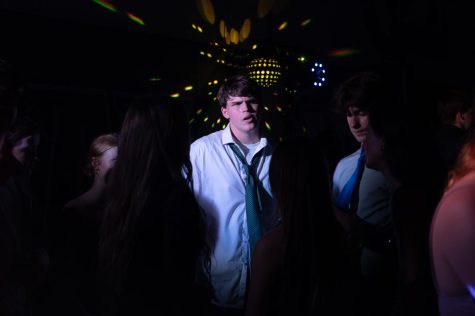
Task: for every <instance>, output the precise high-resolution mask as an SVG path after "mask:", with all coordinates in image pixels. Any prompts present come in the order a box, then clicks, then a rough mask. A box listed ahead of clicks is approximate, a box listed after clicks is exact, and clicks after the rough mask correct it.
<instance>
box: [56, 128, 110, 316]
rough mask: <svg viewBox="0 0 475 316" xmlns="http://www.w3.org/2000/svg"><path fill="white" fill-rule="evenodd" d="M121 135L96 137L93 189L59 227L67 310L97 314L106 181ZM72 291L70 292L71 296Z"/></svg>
mask: <svg viewBox="0 0 475 316" xmlns="http://www.w3.org/2000/svg"><path fill="white" fill-rule="evenodd" d="M117 145H118V135H116V134H103V135H100V136H98V137H96V138H95V139H94V140H93V141H92V143H91V145H90V148H89V155H88V164H87V166H86V170H85V172H86V173H87V175H89V176H91V177H92V180H93V182H92V186H91V187H90V188H89V189H88V190H87V191H86V192H84V193H83V194H81V195H80V196H78V197H76V198H75V199H73V200H71V201H69V202H67V203H66V205H65V206H64V209H63V210H62V212H61V214H60V215H59V216H60V218H61V220H60V223H59V225H60V226H61V227H60V228H59V231H60V232H61V233H60V236H56V237H57V238H58V239H61V240H63V246H62V249H60V250H59V251H60V253H59V256H58V260H59V262H58V264H59V265H61V266H59V267H58V268H59V270H60V271H59V273H60V275H62V277H63V278H64V279H63V280H62V282H64V287H66V288H62V289H60V290H61V291H62V292H64V293H66V295H70V296H69V300H66V298H64V300H65V301H66V302H67V303H65V305H69V306H67V307H66V308H67V310H66V311H63V312H65V313H72V310H74V309H76V310H81V309H84V310H86V311H88V313H93V312H94V311H95V308H96V306H95V305H96V304H95V303H96V302H95V294H96V293H95V291H94V290H93V289H94V288H95V286H96V269H97V247H98V243H99V226H100V222H101V219H102V216H103V215H104V208H105V195H106V192H105V191H106V178H107V175H108V174H109V172H110V170H111V169H112V167H113V166H114V163H115V161H116V157H117ZM68 290H69V291H70V292H68Z"/></svg>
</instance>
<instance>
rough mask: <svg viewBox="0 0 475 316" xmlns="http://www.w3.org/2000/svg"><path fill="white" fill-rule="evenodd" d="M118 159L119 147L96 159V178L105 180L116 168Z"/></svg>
mask: <svg viewBox="0 0 475 316" xmlns="http://www.w3.org/2000/svg"><path fill="white" fill-rule="evenodd" d="M116 158H117V147H111V148H110V149H108V150H106V151H105V152H104V153H102V155H101V156H99V157H97V158H95V164H96V171H95V176H96V177H100V178H103V179H104V178H105V176H106V175H107V173H108V172H109V171H110V170H111V169H112V168H113V167H114V165H115V161H116Z"/></svg>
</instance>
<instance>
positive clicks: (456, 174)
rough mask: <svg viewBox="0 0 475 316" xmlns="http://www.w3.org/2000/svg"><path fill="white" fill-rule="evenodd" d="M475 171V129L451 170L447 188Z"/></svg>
mask: <svg viewBox="0 0 475 316" xmlns="http://www.w3.org/2000/svg"><path fill="white" fill-rule="evenodd" d="M473 171H475V130H472V131H471V133H470V137H469V138H468V141H467V142H466V143H465V145H464V146H463V147H462V149H461V150H460V152H459V154H458V157H457V161H456V163H455V166H454V168H453V169H452V170H451V171H450V172H449V176H448V181H447V187H446V190H448V189H450V188H451V187H452V186H453V185H454V184H455V183H456V182H457V181H458V180H460V179H461V178H463V177H464V176H465V175H467V174H469V173H470V172H473Z"/></svg>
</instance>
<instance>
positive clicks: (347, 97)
mask: <svg viewBox="0 0 475 316" xmlns="http://www.w3.org/2000/svg"><path fill="white" fill-rule="evenodd" d="M387 93H388V84H387V83H386V82H385V81H384V80H383V77H382V75H381V74H379V73H377V72H374V71H362V72H359V73H357V74H355V75H353V76H351V77H350V78H349V79H347V80H346V81H344V82H343V83H342V84H341V85H340V86H339V87H338V89H337V91H336V93H335V96H334V103H335V105H336V109H337V111H339V112H342V113H346V112H347V111H348V108H350V107H357V108H359V109H360V110H363V111H367V112H371V109H372V108H374V107H375V106H379V104H381V103H386V102H387V101H388V100H387V99H388V98H387Z"/></svg>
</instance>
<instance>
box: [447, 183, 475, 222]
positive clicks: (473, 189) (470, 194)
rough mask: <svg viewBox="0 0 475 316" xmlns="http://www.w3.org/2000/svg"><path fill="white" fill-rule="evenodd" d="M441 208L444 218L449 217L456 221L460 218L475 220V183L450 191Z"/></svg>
mask: <svg viewBox="0 0 475 316" xmlns="http://www.w3.org/2000/svg"><path fill="white" fill-rule="evenodd" d="M439 208H440V210H439V212H440V213H441V215H442V216H443V215H449V216H450V217H451V218H454V219H457V218H459V216H462V217H463V218H464V219H475V212H474V209H475V183H474V184H472V185H464V186H457V187H454V188H452V189H450V190H448V191H447V192H446V193H445V194H444V196H443V198H442V200H441V202H440V204H439ZM460 219H462V218H460Z"/></svg>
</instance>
